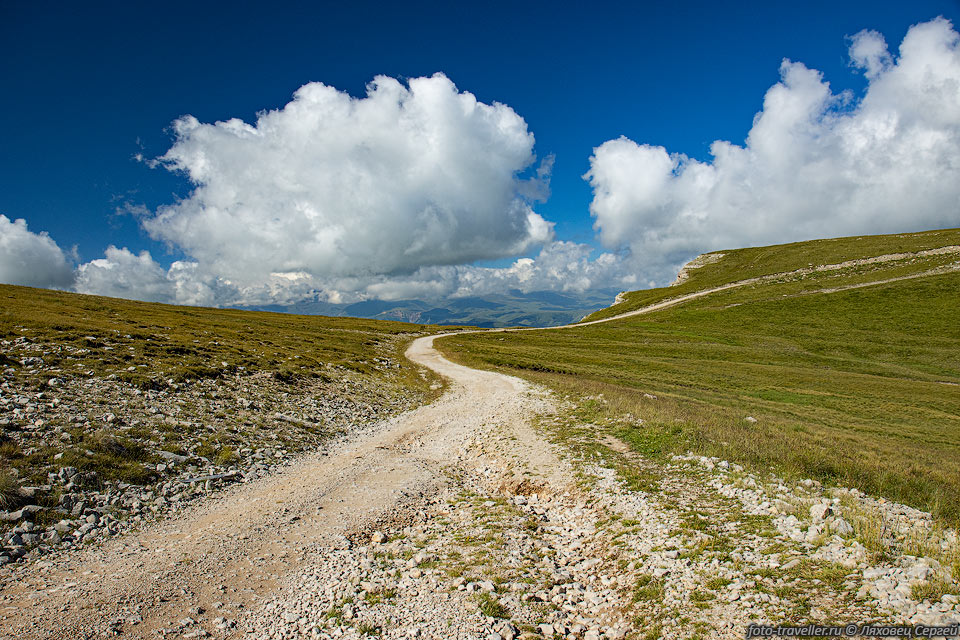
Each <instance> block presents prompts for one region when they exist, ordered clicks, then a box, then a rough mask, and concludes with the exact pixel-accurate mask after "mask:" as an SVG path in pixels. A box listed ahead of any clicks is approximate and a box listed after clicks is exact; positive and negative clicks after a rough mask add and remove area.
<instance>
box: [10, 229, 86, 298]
mask: <svg viewBox="0 0 960 640" xmlns="http://www.w3.org/2000/svg"><path fill="white" fill-rule="evenodd" d="M0 282H2V283H4V284H18V285H23V286H28V287H46V288H53V289H61V288H66V287H69V286H70V285H71V284H72V283H73V267H72V266H71V265H70V263H69V262H68V260H67V256H66V255H65V254H64V253H63V250H62V249H60V247H59V246H58V245H57V243H56V242H55V241H54V240H53V238H51V237H50V236H49V235H47V233H46V232H41V233H33V232H32V231H30V230H29V229H28V228H27V223H26V221H24V220H23V219H22V218H20V219H17V220H13V221H11V220H10V219H9V218H8V217H7V216H5V215H2V214H0Z"/></svg>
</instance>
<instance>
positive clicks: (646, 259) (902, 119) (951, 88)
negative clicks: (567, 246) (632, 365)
mask: <svg viewBox="0 0 960 640" xmlns="http://www.w3.org/2000/svg"><path fill="white" fill-rule="evenodd" d="M958 41H960V38H958V34H957V32H956V31H955V30H954V29H953V28H952V26H951V24H950V23H949V22H948V21H947V20H944V19H942V18H940V19H936V20H933V21H931V22H927V23H923V24H918V25H915V26H913V27H912V28H911V29H910V30H909V31H908V33H907V35H906V37H905V38H904V40H903V43H902V44H901V46H900V50H899V55H898V56H896V57H894V56H893V55H891V54H890V52H889V51H888V48H887V44H886V42H885V41H884V39H883V37H882V36H881V35H880V34H879V33H877V32H875V31H861V32H860V33H858V34H857V35H856V36H854V37H853V38H852V39H851V45H850V50H849V51H850V58H851V64H852V66H854V67H855V68H856V69H857V70H859V71H861V72H862V73H863V74H864V75H865V76H866V78H867V81H868V88H867V90H866V93H865V94H864V96H863V98H862V99H861V100H859V101H856V100H854V98H853V96H851V95H850V94H849V93H840V94H834V93H833V92H832V91H831V89H830V85H829V83H827V82H826V81H824V79H823V77H822V75H821V74H820V73H819V72H818V71H815V70H813V69H808V68H807V67H806V66H804V65H803V64H802V63H799V62H791V61H789V60H784V62H783V64H782V65H781V67H780V75H781V81H780V82H779V83H777V84H776V85H774V86H773V87H771V88H770V89H769V90H768V91H767V93H766V96H765V97H764V101H763V110H762V111H761V112H760V113H758V114H757V116H756V117H755V118H754V122H753V126H752V128H751V129H750V133H749V135H748V136H747V139H746V142H745V144H744V145H742V146H740V145H735V144H732V143H730V142H725V141H720V140H718V141H716V142H714V143H713V145H712V146H711V149H710V152H711V155H712V157H713V158H712V161H710V162H700V161H698V160H695V159H692V158H689V157H687V156H685V155H683V154H680V153H669V152H668V151H667V150H666V149H665V148H663V147H659V146H651V145H646V144H637V143H635V142H633V141H632V140H629V139H627V138H620V139H618V140H610V141H608V142H605V143H603V144H602V145H600V146H599V147H597V148H596V149H594V154H593V156H592V157H591V159H590V170H589V172H588V173H587V174H586V176H585V178H587V179H588V180H589V182H590V185H591V186H592V187H593V193H594V197H593V202H592V203H591V205H590V212H591V214H592V215H593V216H594V218H595V224H594V226H595V229H596V230H597V231H598V233H599V236H600V238H601V241H602V242H603V243H604V244H605V245H606V246H608V247H629V249H630V252H631V254H632V260H633V262H634V264H635V265H636V266H637V268H638V269H644V270H647V271H648V272H651V273H656V274H657V277H658V278H660V279H661V280H662V279H664V278H666V277H670V276H669V275H668V274H667V271H670V272H672V271H673V270H674V268H675V265H676V264H677V263H678V262H683V261H684V260H686V259H687V258H689V257H691V256H693V255H695V254H697V253H701V252H703V251H705V250H715V249H722V248H736V247H740V246H749V245H761V244H771V243H777V242H787V241H796V240H803V239H810V238H821V237H831V236H843V235H855V234H862V233H893V232H899V231H910V230H921V229H930V228H937V227H951V226H957V225H958V224H960V49H958Z"/></svg>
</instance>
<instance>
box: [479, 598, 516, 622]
mask: <svg viewBox="0 0 960 640" xmlns="http://www.w3.org/2000/svg"><path fill="white" fill-rule="evenodd" d="M477 604H478V605H479V606H480V613H482V614H483V615H485V616H488V617H490V618H509V617H510V612H509V611H508V610H507V608H506V607H504V606H503V605H502V604H500V602H499V601H498V600H497V599H496V597H494V596H492V595H491V594H489V593H481V594H479V595H478V596H477Z"/></svg>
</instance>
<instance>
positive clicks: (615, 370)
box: [438, 230, 960, 522]
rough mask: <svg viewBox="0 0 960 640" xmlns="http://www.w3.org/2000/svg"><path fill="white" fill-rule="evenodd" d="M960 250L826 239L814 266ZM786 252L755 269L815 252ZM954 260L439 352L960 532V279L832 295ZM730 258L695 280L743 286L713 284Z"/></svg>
mask: <svg viewBox="0 0 960 640" xmlns="http://www.w3.org/2000/svg"><path fill="white" fill-rule="evenodd" d="M955 243H960V232H958V231H956V230H952V231H945V232H936V233H925V234H908V235H905V236H889V237H870V238H865V239H863V240H862V246H860V245H859V244H858V243H857V241H854V240H850V239H846V240H845V241H843V242H841V241H817V242H815V243H810V247H811V248H810V252H809V255H810V257H809V258H808V259H805V261H804V264H803V266H805V265H806V263H807V262H810V263H814V264H818V263H824V262H825V263H836V262H840V261H841V260H844V259H849V258H850V257H864V256H869V255H871V254H888V253H894V252H899V251H903V250H906V249H910V250H915V249H918V248H928V247H929V246H934V247H936V246H944V245H948V244H955ZM787 246H788V247H790V248H791V249H790V253H791V255H792V256H793V257H792V258H790V260H792V261H793V262H790V261H789V260H787V258H785V257H783V250H782V248H779V249H781V250H780V251H777V250H774V249H778V248H761V249H750V250H743V251H744V252H745V253H744V254H743V257H742V258H741V259H740V263H742V264H743V265H745V266H744V267H743V268H744V269H745V271H746V272H745V274H744V275H747V276H749V275H752V274H755V273H758V272H763V271H764V270H765V265H766V264H767V263H765V262H763V260H764V259H767V258H769V261H770V263H771V264H772V266H770V267H769V268H767V269H766V270H767V271H768V272H777V271H779V270H783V269H786V268H788V267H790V266H792V265H795V264H796V263H797V260H798V258H799V256H801V255H805V254H804V253H803V251H802V246H800V245H787ZM830 247H833V248H835V249H842V250H838V251H837V252H835V253H830V252H829V251H827V249H829V248H830ZM748 258H749V260H748ZM751 261H752V262H751ZM950 261H953V262H955V261H957V256H956V254H954V255H952V256H949V257H948V258H944V257H942V256H939V257H935V258H931V259H924V260H915V261H914V262H912V263H911V262H893V263H884V264H881V265H870V267H869V269H867V270H864V269H852V270H848V271H845V272H841V273H823V274H818V275H817V276H815V277H809V278H804V279H785V280H783V281H780V282H765V283H762V284H757V285H753V286H749V287H743V288H737V289H730V290H727V291H724V292H719V293H716V294H711V295H708V296H705V297H702V298H698V299H695V300H691V301H688V302H687V303H684V304H682V305H678V306H675V307H670V308H666V309H663V310H661V311H658V312H655V313H651V314H646V315H642V316H635V317H633V318H626V319H622V320H617V321H613V322H610V323H605V324H599V325H590V326H584V327H576V328H572V329H563V330H554V331H528V332H506V333H498V334H486V335H485V334H472V335H460V336H456V337H450V338H445V339H442V340H440V341H438V346H440V347H441V348H442V349H443V350H444V351H445V352H446V353H448V354H449V355H450V356H451V357H453V358H455V359H457V360H460V361H462V362H465V363H467V364H474V365H478V366H484V367H488V368H489V367H492V368H500V369H503V370H506V371H510V372H512V373H518V374H520V375H523V376H525V377H528V378H530V379H533V380H536V381H539V382H542V383H545V384H547V385H549V386H552V387H554V388H555V389H557V390H559V391H561V392H562V393H565V394H568V395H571V396H572V397H575V398H580V399H581V400H583V399H584V398H586V397H591V398H593V400H590V401H587V402H582V403H581V412H582V413H585V414H587V415H584V416H583V417H584V418H585V419H590V420H594V421H598V420H600V421H602V420H606V421H608V422H610V423H611V424H613V425H614V427H615V433H616V435H617V437H619V438H620V439H622V440H624V441H625V442H626V443H627V444H629V445H630V446H631V447H632V448H633V449H635V450H637V451H639V452H641V453H643V454H645V455H648V456H653V457H656V456H664V455H668V454H671V453H675V452H685V451H687V450H692V451H695V452H698V453H701V454H706V455H717V456H720V457H723V458H725V459H728V460H731V461H737V462H741V463H744V464H747V465H749V466H750V467H751V468H753V469H756V470H762V471H765V470H768V469H771V468H773V469H775V470H777V471H779V472H782V473H785V474H787V475H791V476H794V475H795V476H801V477H813V478H816V479H819V480H822V481H825V482H827V483H829V484H837V485H842V486H851V487H857V488H859V489H861V490H864V491H867V492H869V493H872V494H876V495H883V496H885V497H887V498H891V499H894V500H897V501H899V502H905V503H907V504H911V505H913V506H917V507H920V508H923V509H926V510H930V511H932V512H933V513H934V514H936V515H938V516H939V517H941V518H946V519H949V520H951V521H954V522H956V521H958V520H960V474H957V473H956V472H955V470H956V469H957V468H958V466H960V387H958V386H957V385H960V322H958V321H957V315H958V314H957V312H958V310H960V306H958V301H960V273H957V272H953V273H947V274H942V275H935V276H927V277H922V278H916V279H912V280H901V281H897V282H890V283H887V284H881V285H875V286H868V287H863V288H857V289H849V290H845V291H837V292H834V293H820V292H819V291H820V290H821V289H823V288H825V287H831V288H834V287H838V286H845V285H849V284H856V283H862V282H869V281H876V280H881V279H887V278H889V277H901V276H902V275H905V274H910V273H911V272H912V273H917V272H922V271H925V270H927V269H928V268H929V267H930V265H931V264H932V263H936V265H942V264H943V263H945V262H950ZM722 262H723V261H721V262H720V263H716V264H714V265H709V266H708V267H704V268H702V269H701V270H699V271H701V272H702V273H698V274H697V279H695V278H691V281H690V282H695V283H696V282H700V283H701V284H702V285H703V286H708V285H713V284H715V283H716V282H718V281H720V280H722V279H723V278H732V277H734V275H735V274H731V273H726V274H725V275H723V274H720V275H718V274H711V272H710V270H711V269H712V268H714V267H718V265H720V264H721V263H722ZM701 278H702V280H698V279H701ZM736 279H739V277H737V278H736ZM645 293H647V292H638V295H639V294H645ZM598 394H603V398H602V400H597V399H596V396H597V395H598ZM650 396H656V397H655V398H654V397H650ZM748 416H752V417H754V418H756V420H757V422H748V421H746V420H745V419H746V418H747V417H748ZM635 418H641V419H642V421H643V423H642V424H639V423H638V421H637V420H636V419H635Z"/></svg>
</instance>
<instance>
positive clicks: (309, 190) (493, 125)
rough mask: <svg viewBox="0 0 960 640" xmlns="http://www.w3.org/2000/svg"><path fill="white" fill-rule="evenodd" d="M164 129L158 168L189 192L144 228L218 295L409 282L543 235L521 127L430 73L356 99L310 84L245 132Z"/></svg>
mask: <svg viewBox="0 0 960 640" xmlns="http://www.w3.org/2000/svg"><path fill="white" fill-rule="evenodd" d="M174 129H175V132H176V141H175V144H174V145H173V147H172V148H171V149H170V150H169V151H168V152H167V153H166V154H165V155H164V156H162V157H161V158H160V159H159V163H160V164H162V165H164V166H166V167H168V168H170V169H172V170H176V171H182V172H185V174H186V175H187V176H188V177H189V179H190V181H191V182H192V183H193V184H194V185H195V189H194V191H193V192H192V194H191V195H190V197H189V198H187V199H185V200H183V201H180V202H177V203H175V204H173V205H170V206H167V207H162V208H161V209H160V210H159V211H158V212H157V214H156V215H155V216H153V217H149V218H146V219H145V220H144V221H143V224H144V227H145V228H146V229H147V230H148V231H149V232H150V234H151V235H152V236H153V237H155V238H157V239H160V240H164V241H166V242H168V243H170V244H172V245H176V246H177V247H179V248H180V249H182V250H183V251H184V252H185V253H187V254H188V255H190V256H191V257H192V258H193V259H194V260H195V261H196V263H197V268H198V269H199V271H200V272H202V273H203V274H207V275H212V276H215V277H217V278H219V279H220V280H222V281H223V282H224V283H226V284H227V285H229V286H235V287H239V288H250V287H253V288H262V287H267V286H269V283H270V281H271V279H273V280H275V279H276V278H277V277H278V275H286V276H288V277H290V278H293V279H297V278H302V277H308V278H331V277H346V278H350V277H377V276H382V275H402V274H409V273H413V272H415V271H416V270H417V269H419V268H421V267H429V266H435V265H457V264H467V263H470V262H473V261H475V260H479V259H492V258H500V257H504V256H510V255H516V254H517V253H519V252H522V251H524V250H526V249H528V248H529V247H531V246H533V245H536V244H539V243H543V242H545V241H547V240H549V239H550V238H551V236H552V225H551V224H550V223H548V222H546V221H545V220H544V219H543V218H541V217H540V216H539V215H538V214H536V213H535V212H534V211H533V210H532V209H531V205H530V202H531V201H532V200H535V199H536V198H537V197H538V194H542V193H544V189H545V187H544V185H543V182H544V181H545V180H546V179H547V178H548V176H544V175H543V174H542V173H541V174H538V175H537V176H535V177H533V178H532V179H530V180H522V179H521V178H520V177H518V176H519V175H520V174H521V173H522V172H523V171H524V170H526V169H527V168H528V167H530V165H531V164H532V163H533V161H534V159H535V158H534V155H533V144H534V139H533V135H532V134H531V133H530V132H528V131H527V126H526V123H525V122H524V120H523V119H522V118H521V117H520V116H519V115H517V114H516V113H515V112H514V111H513V110H512V109H511V108H510V107H508V106H506V105H503V104H499V103H494V104H493V105H487V104H484V103H482V102H478V101H477V99H476V98H475V97H474V96H473V95H472V94H470V93H467V92H459V91H458V90H457V88H456V87H455V86H454V84H453V83H452V82H451V81H450V80H449V79H447V78H446V77H445V76H443V75H442V74H437V75H434V76H433V77H429V78H415V79H412V80H410V81H409V83H408V85H407V86H404V85H403V84H401V83H400V82H398V81H397V80H394V79H392V78H388V77H384V76H379V77H377V78H376V79H375V80H374V81H373V82H372V83H371V84H370V85H369V86H368V88H367V95H366V97H364V98H353V97H351V96H349V95H348V94H346V93H343V92H340V91H338V90H336V89H334V88H333V87H329V86H326V85H323V84H320V83H311V84H307V85H305V86H303V87H301V88H300V89H299V90H298V91H297V92H296V94H295V95H294V99H293V101H292V102H290V103H289V104H287V105H286V106H285V107H283V108H282V109H279V110H276V111H269V112H264V113H261V114H260V115H259V117H258V119H257V122H256V124H254V125H250V124H247V123H244V122H242V121H240V120H236V119H233V120H229V121H227V122H217V123H215V124H202V123H200V122H198V121H197V120H196V119H195V118H193V117H190V116H187V117H184V118H182V119H180V120H178V121H177V122H176V123H175V126H174ZM546 166H547V167H549V162H548V163H547V165H546Z"/></svg>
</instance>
